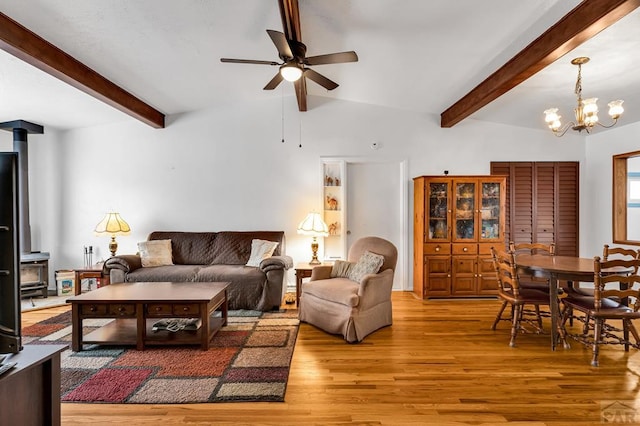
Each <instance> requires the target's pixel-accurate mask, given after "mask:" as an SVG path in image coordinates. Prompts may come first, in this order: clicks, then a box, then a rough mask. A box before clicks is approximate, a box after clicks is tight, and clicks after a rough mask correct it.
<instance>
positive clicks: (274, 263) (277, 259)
mask: <svg viewBox="0 0 640 426" xmlns="http://www.w3.org/2000/svg"><path fill="white" fill-rule="evenodd" d="M292 266H293V259H292V258H291V256H271V257H267V258H266V259H264V260H263V261H262V262H260V270H261V271H262V272H269V271H271V270H273V269H285V270H286V269H289V268H291V267H292Z"/></svg>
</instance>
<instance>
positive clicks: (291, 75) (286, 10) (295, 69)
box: [220, 0, 358, 111]
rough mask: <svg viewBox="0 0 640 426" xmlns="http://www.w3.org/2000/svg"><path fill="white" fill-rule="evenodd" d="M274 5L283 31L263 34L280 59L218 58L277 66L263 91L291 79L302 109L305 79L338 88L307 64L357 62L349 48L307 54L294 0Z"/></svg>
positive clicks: (304, 106)
mask: <svg viewBox="0 0 640 426" xmlns="http://www.w3.org/2000/svg"><path fill="white" fill-rule="evenodd" d="M278 5H279V6H280V16H281V17H282V26H283V27H284V33H282V32H280V31H275V30H267V34H269V37H270V38H271V41H273V44H274V45H275V46H276V49H278V56H279V57H280V60H281V61H282V62H276V61H259V60H253V59H231V58H220V61H222V62H231V63H236V64H258V65H273V66H278V67H280V69H279V70H278V73H277V74H276V75H275V76H274V77H273V78H272V79H271V81H269V82H268V83H267V85H266V86H264V90H273V89H275V88H276V87H277V86H278V85H279V84H280V83H281V82H282V80H287V81H291V82H293V85H294V87H295V91H296V98H297V99H298V109H299V110H300V111H306V110H307V83H306V79H307V78H308V79H310V80H311V81H313V82H315V83H317V84H319V85H320V86H322V87H324V88H325V89H327V90H333V89H335V88H336V87H338V83H336V82H335V81H332V80H330V79H328V78H327V77H325V76H323V75H322V74H320V73H318V72H316V71H314V70H312V69H311V68H309V66H313V65H326V64H340V63H345V62H357V61H358V55H357V54H356V52H354V51H349V52H338V53H329V54H325V55H318V56H309V57H307V56H306V53H307V46H305V45H304V43H302V36H301V34H300V14H299V10H298V0H278Z"/></svg>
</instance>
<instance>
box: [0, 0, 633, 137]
mask: <svg viewBox="0 0 640 426" xmlns="http://www.w3.org/2000/svg"><path fill="white" fill-rule="evenodd" d="M598 1H601V0H586V1H585V2H580V1H578V0H538V1H529V2H518V1H512V0H486V1H482V2H479V1H477V0H458V1H450V0H429V1H424V0H403V1H396V2H390V1H388V0H299V8H300V21H301V34H302V41H303V42H304V43H305V44H306V45H307V56H311V55H318V54H323V53H328V52H340V51H345V50H355V51H356V52H357V53H358V56H359V61H358V62H356V63H346V64H332V65H320V66H316V67H314V69H315V70H316V71H318V72H321V73H322V74H323V75H325V76H326V77H328V78H330V79H331V80H333V81H335V82H337V83H338V84H339V85H340V86H339V87H338V88H337V89H335V90H332V91H327V90H325V89H323V88H322V87H320V86H318V85H316V84H315V83H313V82H309V83H308V84H307V90H308V94H309V95H310V97H309V100H308V109H309V111H308V112H307V113H313V109H314V108H320V107H322V108H330V106H331V100H332V99H344V100H349V101H354V102H362V103H367V104H373V105H381V106H387V107H391V108H400V109H406V110H412V111H417V112H420V113H424V114H428V115H433V116H434V117H437V119H438V120H439V117H440V114H441V113H443V112H444V111H445V110H447V108H449V107H451V106H452V105H454V104H456V102H458V101H459V100H461V99H464V97H465V95H467V94H468V93H469V92H470V91H471V90H472V89H474V87H476V86H477V85H478V84H480V83H481V82H483V81H484V80H485V79H486V78H487V77H488V76H490V75H491V74H492V73H494V72H495V71H496V70H499V69H500V68H501V67H502V66H503V65H504V64H505V63H507V62H508V61H509V60H510V59H511V58H513V57H514V56H515V55H516V54H517V53H518V52H520V51H521V50H523V49H524V48H525V47H526V46H527V45H529V44H530V43H532V42H533V41H534V40H536V39H537V38H538V37H539V36H540V35H541V34H543V33H545V31H547V29H549V28H551V27H553V25H554V24H556V22H558V21H559V20H560V19H561V18H562V17H563V16H564V15H566V14H567V13H568V12H570V11H571V10H572V9H573V8H574V7H576V6H578V5H579V4H580V3H583V5H584V3H593V2H598ZM622 3H627V4H628V5H631V6H629V7H631V8H633V7H637V5H635V3H636V2H635V1H629V2H622ZM0 12H2V13H3V14H4V15H6V16H7V17H9V18H11V19H12V20H15V21H16V22H17V23H19V24H21V25H22V26H24V27H25V28H27V29H29V30H30V31H32V32H33V33H35V34H37V35H38V36H40V37H41V38H43V39H44V40H47V41H48V42H50V43H52V44H53V45H55V46H57V47H58V48H60V49H61V50H62V51H64V52H66V53H67V54H69V55H70V56H71V57H73V58H75V59H76V60H77V61H79V62H81V63H82V64H84V65H86V66H87V67H89V68H90V69H92V70H94V71H95V72H96V73H97V74H99V75H100V76H102V77H104V78H105V79H106V80H109V81H111V82H112V83H114V84H115V85H116V86H118V87H120V88H121V89H123V90H124V91H126V92H128V93H129V94H130V95H131V96H132V97H133V98H134V99H137V100H139V101H140V102H141V103H143V104H146V105H148V106H149V107H150V108H152V109H153V110H156V111H157V112H158V113H161V114H167V115H169V114H175V113H180V112H185V111H191V110H197V109H201V108H216V107H223V106H225V105H229V104H241V103H243V102H256V101H261V100H264V99H269V98H274V97H276V98H280V97H282V96H285V97H287V101H290V102H292V103H295V102H296V101H295V96H294V91H293V87H292V85H291V84H290V83H287V82H283V83H282V84H280V86H278V88H277V89H276V90H273V91H264V90H262V88H263V87H264V85H265V84H266V82H268V81H269V80H270V79H271V78H272V77H273V74H274V72H275V70H276V69H275V68H274V67H269V66H261V65H244V64H226V63H221V62H220V60H219V59H220V58H221V57H233V58H248V59H263V60H267V61H271V60H278V56H277V51H276V49H275V47H274V45H273V43H272V42H271V40H270V38H269V37H268V35H267V33H266V31H265V30H266V29H275V30H278V31H282V30H283V28H282V21H281V19H280V11H279V9H278V2H277V1H276V0H242V1H238V0H209V1H204V0H181V1H172V0H136V1H130V0H110V1H109V2H107V3H105V2H102V1H99V0H56V1H55V2H51V1H47V0H23V1H20V2H16V1H15V0H0ZM595 32H597V29H596V31H595ZM639 47H640V12H638V10H637V9H636V10H635V11H633V12H631V13H630V14H628V15H627V16H625V17H624V18H622V19H620V20H619V21H618V22H616V23H615V24H613V25H612V26H610V27H609V28H606V29H605V30H603V31H602V32H600V33H599V34H598V35H596V36H594V37H593V38H591V39H590V40H588V41H586V42H585V43H583V44H581V45H580V46H578V47H577V48H575V49H573V50H571V51H570V52H568V53H566V54H564V56H561V57H560V58H559V59H557V60H555V62H553V63H552V64H551V65H549V66H546V67H545V68H543V69H542V70H541V71H539V72H537V73H535V74H534V75H533V76H531V77H530V78H528V79H526V80H525V81H524V82H523V83H521V84H519V85H517V86H516V87H515V88H513V89H511V90H509V91H508V92H507V93H505V94H503V95H502V96H500V97H498V98H497V99H495V100H493V101H492V102H490V103H488V104H487V105H486V106H483V107H482V108H480V109H479V110H477V111H476V112H473V113H472V114H471V115H470V116H469V118H470V119H478V120H486V121H492V122H499V123H505V124H511V125H516V126H522V127H530V128H541V127H543V126H544V122H543V116H542V111H543V110H544V109H546V108H549V107H552V106H557V107H559V108H560V109H561V112H562V113H563V116H564V117H570V116H571V115H572V109H573V108H574V106H575V95H574V94H573V88H574V84H575V79H576V72H577V69H576V67H575V66H573V65H571V64H570V60H571V59H572V58H573V57H576V56H589V57H591V62H590V63H589V64H587V65H585V66H584V67H583V92H584V94H585V95H586V96H585V97H598V98H599V99H600V100H599V104H600V108H601V110H602V113H601V115H606V112H605V111H606V102H608V101H609V100H612V99H618V98H621V99H624V100H625V104H624V105H625V107H626V111H625V115H624V116H623V118H622V120H623V121H622V122H621V125H622V124H625V123H631V122H634V121H640V77H638V72H637V70H638V69H640V54H638V53H637V52H638V51H639V49H638V48H639ZM319 97H324V98H326V99H325V101H322V102H321V101H320V100H319ZM463 118H464V117H463ZM469 118H465V119H469ZM15 119H24V120H28V121H33V122H37V123H39V124H43V125H44V126H45V127H54V128H59V129H67V128H73V127H84V126H91V125H96V124H101V123H109V122H114V121H121V120H128V119H130V115H127V114H125V113H123V112H121V111H120V110H118V109H117V108H114V107H113V106H110V105H109V104H108V103H105V102H103V101H100V100H98V99H96V98H95V97H93V96H91V95H89V94H86V93H84V92H83V91H81V90H78V89H77V88H75V87H73V86H72V85H70V84H68V83H66V82H63V81H61V80H59V79H58V78H56V77H53V76H51V75H50V74H48V73H47V72H44V71H42V70H40V69H38V68H36V67H34V66H32V65H30V64H28V63H26V62H25V61H23V60H21V59H18V58H17V57H16V56H13V55H12V54H10V53H7V52H5V51H0V121H9V120H15ZM156 127H158V126H156Z"/></svg>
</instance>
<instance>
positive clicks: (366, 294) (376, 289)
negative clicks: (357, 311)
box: [358, 269, 393, 307]
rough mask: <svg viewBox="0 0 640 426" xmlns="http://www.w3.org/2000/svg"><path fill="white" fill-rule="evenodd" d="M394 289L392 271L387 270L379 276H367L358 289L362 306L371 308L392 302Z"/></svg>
mask: <svg viewBox="0 0 640 426" xmlns="http://www.w3.org/2000/svg"><path fill="white" fill-rule="evenodd" d="M392 288H393V270H392V269H386V270H384V271H382V272H380V273H378V274H369V275H365V276H364V278H363V279H362V282H361V283H360V288H359V289H358V296H359V297H360V306H361V307H363V306H364V307H370V306H375V305H377V304H379V303H382V302H386V301H388V300H390V299H391V289H392Z"/></svg>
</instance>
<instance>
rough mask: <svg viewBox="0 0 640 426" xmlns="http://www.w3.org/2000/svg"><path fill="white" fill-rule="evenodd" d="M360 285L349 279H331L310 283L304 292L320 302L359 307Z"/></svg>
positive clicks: (305, 286)
mask: <svg viewBox="0 0 640 426" xmlns="http://www.w3.org/2000/svg"><path fill="white" fill-rule="evenodd" d="M359 287H360V286H359V285H358V283H356V282H354V281H351V280H350V279H348V278H331V279H328V280H318V281H309V282H308V283H306V284H305V285H304V292H305V294H307V295H310V296H314V297H316V298H318V299H320V300H330V301H331V302H333V303H339V304H341V305H344V306H350V307H354V306H358V301H359V299H360V298H359V297H358V288H359Z"/></svg>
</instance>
